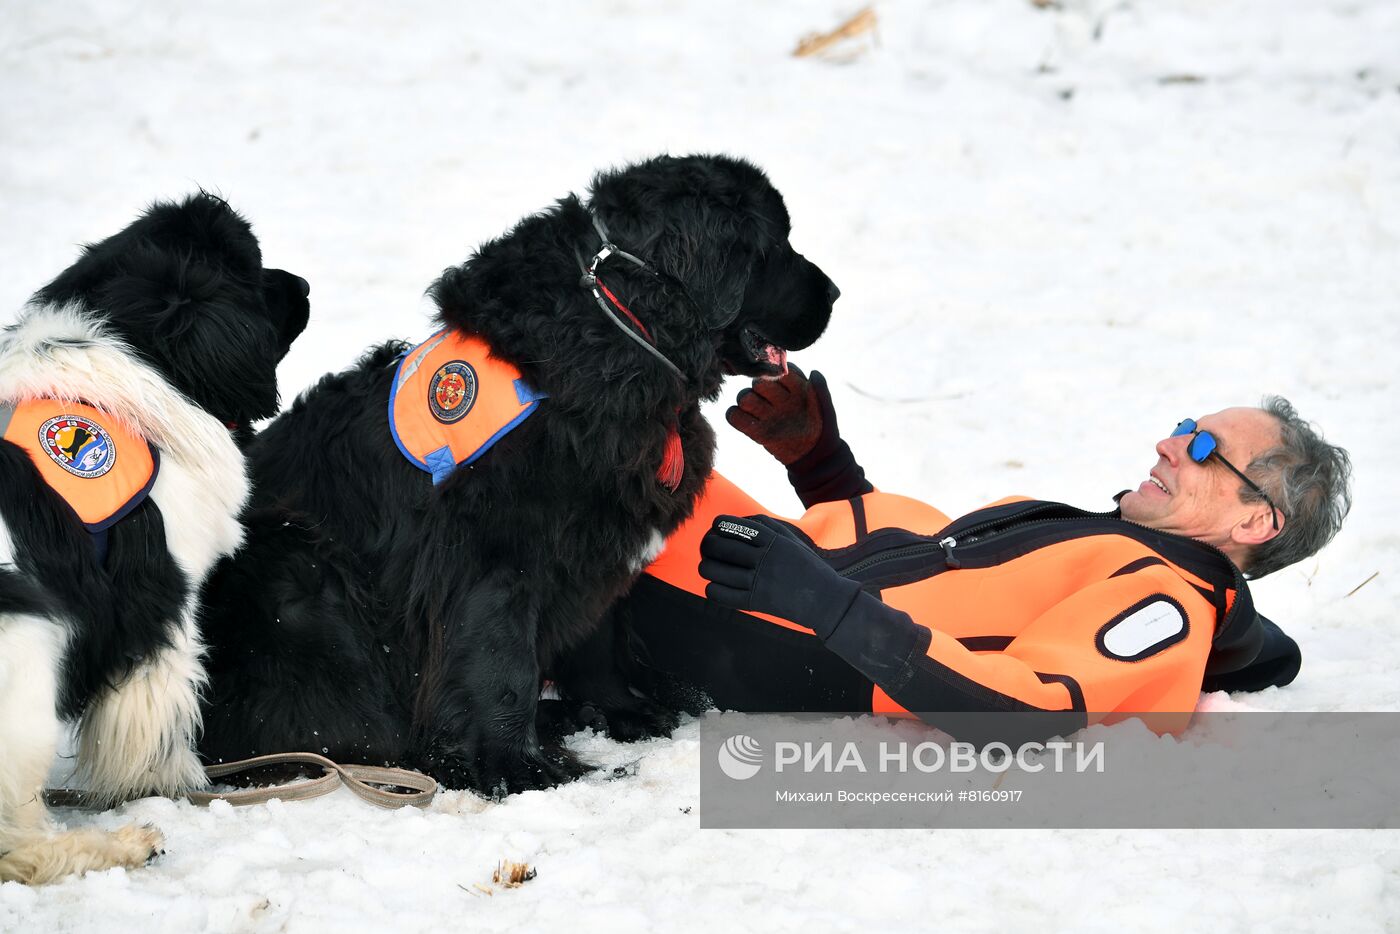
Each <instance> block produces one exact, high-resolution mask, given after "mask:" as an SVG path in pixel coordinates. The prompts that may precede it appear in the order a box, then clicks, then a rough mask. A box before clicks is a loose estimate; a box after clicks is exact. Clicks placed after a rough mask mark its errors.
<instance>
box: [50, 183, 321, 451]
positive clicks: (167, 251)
mask: <svg viewBox="0 0 1400 934" xmlns="http://www.w3.org/2000/svg"><path fill="white" fill-rule="evenodd" d="M309 292H310V287H309V286H308V285H307V284H306V281H305V280H304V279H301V278H299V277H297V276H294V275H292V274H291V273H289V272H284V271H282V270H280V269H264V268H263V265H262V254H261V252H260V251H259V249H258V241H257V238H256V237H254V236H253V232H252V230H251V228H250V227H249V226H248V222H247V221H245V220H244V219H243V218H242V217H241V216H239V215H238V214H237V213H236V212H235V211H234V210H233V209H232V208H230V207H229V206H228V204H226V203H225V202H224V201H223V200H222V199H220V198H217V197H215V196H213V195H210V194H207V193H205V192H200V193H198V194H195V195H191V196H190V197H188V198H186V199H185V200H184V201H183V202H180V203H178V204H176V203H173V202H157V203H155V204H154V205H152V206H151V208H150V209H149V210H148V211H147V212H146V213H145V214H143V215H142V216H141V217H140V218H138V219H137V220H136V221H135V222H133V223H132V224H131V225H130V226H128V227H127V228H126V229H125V230H122V231H121V232H120V233H117V234H115V235H113V236H111V237H108V238H107V239H106V240H103V241H101V242H100V243H94V244H91V245H89V246H88V247H86V248H85V249H84V250H83V255H82V256H81V257H80V258H79V259H78V261H77V262H76V263H74V264H73V265H72V266H70V267H68V269H66V270H64V272H63V273H62V274H61V275H60V276H59V277H58V278H57V279H55V280H54V281H53V282H51V283H49V284H48V285H47V286H45V287H44V288H42V289H40V290H39V292H38V294H37V295H36V296H35V299H36V300H37V301H40V302H45V303H50V304H67V303H77V304H79V305H81V306H82V307H83V308H84V309H85V310H86V312H87V313H89V314H93V315H95V316H97V317H99V318H100V319H101V320H102V322H103V324H104V326H105V327H106V328H107V329H108V331H109V332H111V333H112V334H114V335H115V336H117V337H120V338H121V339H122V340H123V341H125V342H126V343H127V344H128V345H129V346H130V347H131V348H132V350H134V351H135V352H136V353H138V354H140V355H141V357H142V358H143V359H144V360H146V361H147V362H148V363H150V364H151V365H153V366H154V367H155V368H156V369H158V370H159V371H160V372H161V374H162V375H163V376H164V377H165V378H166V379H167V380H169V381H170V383H171V384H172V385H173V386H175V387H176V388H177V389H179V390H180V391H181V392H183V393H184V394H185V395H186V396H188V397H189V398H190V399H191V400H193V401H194V402H195V404H197V405H198V406H200V407H201V408H203V409H204V410H205V411H207V412H209V413H210V414H211V415H213V416H214V417H215V418H218V419H219V420H220V421H222V422H224V423H225V424H226V425H228V426H229V427H230V428H231V429H243V430H245V431H246V430H247V426H248V424H249V423H250V422H251V421H253V420H254V419H258V418H266V417H268V416H271V415H274V414H276V412H277V375H276V373H277V363H278V362H279V361H280V360H281V359H282V358H283V357H284V356H286V354H287V350H288V349H289V348H290V347H291V344H292V341H293V340H295V339H296V337H297V335H298V334H300V333H301V331H302V329H303V328H305V327H306V321H307V315H308V312H309V304H308V301H307V295H308V294H309Z"/></svg>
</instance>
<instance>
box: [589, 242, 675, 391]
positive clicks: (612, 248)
mask: <svg viewBox="0 0 1400 934" xmlns="http://www.w3.org/2000/svg"><path fill="white" fill-rule="evenodd" d="M589 216H590V217H591V218H592V220H593V229H594V230H596V231H597V232H598V238H599V239H600V240H602V242H603V245H602V246H600V247H599V248H598V252H597V253H594V254H593V258H592V259H591V260H589V261H588V262H587V263H584V261H583V254H581V253H579V252H578V251H577V250H575V251H574V256H575V257H576V258H577V259H578V268H579V269H581V270H583V275H582V276H581V277H580V278H579V285H581V286H583V287H584V288H585V289H588V291H590V292H592V293H593V300H594V301H595V302H597V303H598V307H599V308H601V309H603V314H604V315H605V316H607V319H608V320H609V321H611V322H612V323H613V324H614V325H616V326H617V329H618V330H619V331H621V332H622V333H623V334H626V335H627V337H628V339H629V340H631V341H633V342H634V343H636V344H637V346H638V347H641V348H642V349H643V350H645V351H646V352H647V353H649V354H651V355H652V356H653V357H655V358H656V359H658V360H660V361H661V362H662V363H664V364H665V365H666V368H667V369H668V370H670V371H671V372H672V373H674V374H675V376H676V378H677V379H679V380H680V381H681V382H682V383H685V382H686V378H685V374H684V373H682V372H681V369H680V367H678V366H676V365H675V364H674V363H672V362H671V361H670V360H668V359H667V358H666V355H665V354H663V353H662V352H661V351H659V350H657V349H656V345H654V344H653V343H652V342H651V335H650V334H649V333H647V329H646V328H645V327H643V325H642V322H641V321H639V320H638V319H637V316H636V315H634V314H632V312H631V311H629V310H628V308H627V306H626V305H624V304H622V302H620V301H618V300H617V297H616V296H614V295H613V294H612V292H611V291H610V290H609V289H608V287H607V286H605V285H603V283H602V282H600V281H599V280H598V267H599V266H601V265H602V264H603V262H604V261H605V260H606V259H608V257H610V256H619V257H621V258H622V259H625V260H627V262H629V263H631V264H632V265H634V266H637V267H639V268H641V269H642V270H643V271H644V272H647V273H649V274H651V275H652V276H655V275H656V270H655V269H654V268H652V265H651V264H650V263H648V262H647V261H646V260H642V259H638V258H637V257H635V256H633V255H632V254H631V253H628V252H627V251H626V250H620V249H618V248H617V244H615V243H613V242H612V240H611V239H610V238H609V237H608V228H607V227H605V226H603V222H602V220H601V219H599V217H598V215H596V214H590V215H589ZM600 290H601V291H600ZM604 292H606V293H607V298H606V299H605V298H604V297H603V293H604ZM607 299H612V301H613V304H614V305H616V307H617V308H619V309H621V310H622V312H623V313H624V314H626V315H627V317H628V318H630V319H631V320H632V322H633V323H634V324H635V325H636V326H637V327H638V328H640V329H641V331H642V333H641V334H638V333H637V332H636V331H634V330H632V329H631V328H629V327H628V326H627V325H626V324H623V323H622V319H621V318H619V317H618V316H617V312H615V311H613V309H612V308H609V307H608V300H607Z"/></svg>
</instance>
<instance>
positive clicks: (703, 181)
mask: <svg viewBox="0 0 1400 934" xmlns="http://www.w3.org/2000/svg"><path fill="white" fill-rule="evenodd" d="M590 208H591V209H592V211H593V212H594V213H595V214H596V215H597V216H598V217H599V218H600V219H602V221H603V222H604V223H605V224H606V225H607V227H608V232H609V234H610V236H611V238H612V240H613V241H614V242H615V243H616V244H617V245H618V247H620V248H621V249H623V250H626V251H627V252H629V253H633V254H635V255H637V256H639V257H641V258H644V259H646V260H648V261H649V262H651V263H652V264H653V265H654V266H655V267H656V268H657V269H658V270H660V272H661V273H663V274H664V275H665V276H668V277H670V278H672V279H674V280H676V281H677V282H679V283H680V284H681V286H682V287H683V288H684V289H685V291H686V292H687V293H688V294H689V296H690V298H691V299H692V300H693V301H694V304H695V305H696V306H698V312H699V315H700V317H701V319H702V321H703V325H704V326H705V327H706V328H707V329H708V331H709V332H710V334H711V336H712V339H713V354H714V357H713V358H712V359H717V360H718V363H719V364H720V369H721V370H722V371H723V372H725V373H731V374H742V375H745V376H778V375H781V374H782V373H783V372H784V370H785V369H786V366H787V352H788V351H789V350H800V349H802V348H804V347H807V346H809V345H810V344H812V343H813V342H815V341H816V339H817V338H818V337H820V336H821V334H822V331H824V330H825V329H826V325H827V322H828V320H830V318H831V307H832V304H833V303H834V302H835V301H836V299H837V297H838V296H839V295H840V291H839V290H838V289H837V288H836V286H835V284H833V283H832V281H831V280H830V279H829V278H828V277H827V276H826V274H825V273H824V272H822V271H821V269H819V268H818V267H817V266H816V265H815V264H813V263H811V262H809V261H808V260H807V259H806V258H805V257H804V256H803V255H802V254H800V253H798V252H797V251H796V250H794V249H793V248H792V244H791V243H789V242H788V234H789V233H790V231H791V223H790V221H789V219H788V213H787V208H786V207H785V206H784V204H783V198H782V195H780V194H779V193H778V190H777V189H776V188H774V187H773V185H772V183H770V182H769V181H768V178H767V177H766V176H765V175H764V174H763V172H762V171H760V170H759V169H758V168H757V167H755V166H753V165H752V164H750V163H748V162H745V161H743V160H741V159H734V158H730V157H727V156H698V155H697V156H658V157H656V158H654V159H648V160H647V161H645V162H641V163H638V164H637V165H633V166H630V167H628V168H625V169H620V170H617V171H612V172H605V173H603V174H600V175H599V176H598V177H597V178H596V179H595V180H594V183H593V188H592V198H591V201H590ZM609 262H610V263H617V262H618V261H617V260H610V261H609ZM668 325H669V327H668ZM668 330H669V331H670V332H671V333H673V334H674V333H676V332H677V331H678V330H679V331H680V332H681V334H680V337H681V339H682V341H685V342H688V343H693V342H694V335H693V334H691V335H687V334H685V333H684V328H679V329H678V328H676V327H675V322H667V321H661V322H657V327H656V331H657V332H658V343H659V344H662V343H664V342H663V335H665V334H666V333H667V332H668ZM662 349H663V350H668V349H669V350H670V351H671V352H673V353H674V354H676V355H678V356H680V357H682V358H685V357H686V356H687V354H686V350H687V348H686V347H673V348H666V347H664V346H663V347H662ZM668 355H669V354H668ZM707 375H709V374H707ZM705 382H706V383H707V384H708V383H710V382H713V386H714V388H716V389H717V388H718V382H719V375H718V374H714V376H713V380H710V379H706V380H705ZM710 388H711V387H710V386H709V385H706V387H705V390H706V391H707V392H708V391H709V390H710Z"/></svg>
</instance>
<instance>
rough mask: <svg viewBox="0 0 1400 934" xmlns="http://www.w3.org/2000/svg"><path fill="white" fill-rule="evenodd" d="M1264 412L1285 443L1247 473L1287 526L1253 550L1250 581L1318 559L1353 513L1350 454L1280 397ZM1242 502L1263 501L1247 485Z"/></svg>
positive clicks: (1267, 398)
mask: <svg viewBox="0 0 1400 934" xmlns="http://www.w3.org/2000/svg"><path fill="white" fill-rule="evenodd" d="M1262 408H1263V409H1264V411H1266V412H1268V413H1269V414H1270V415H1272V416H1273V417H1274V418H1276V419H1278V423H1279V434H1280V435H1281V437H1282V443H1281V444H1280V445H1279V446H1278V447H1275V448H1270V449H1269V450H1267V451H1265V452H1264V453H1262V454H1260V455H1259V456H1258V457H1256V458H1254V460H1252V461H1250V462H1249V467H1248V468H1247V469H1246V473H1248V474H1249V475H1250V477H1251V478H1252V479H1253V480H1254V481H1255V482H1257V483H1258V484H1259V485H1260V486H1262V487H1263V488H1264V489H1266V490H1268V491H1269V496H1270V497H1271V498H1272V499H1273V501H1274V503H1275V504H1276V505H1277V506H1278V509H1279V511H1280V512H1281V513H1283V515H1284V517H1285V521H1284V523H1283V529H1282V530H1281V531H1280V532H1279V533H1278V535H1276V536H1274V537H1273V538H1271V539H1269V540H1268V541H1267V542H1264V543H1263V544H1262V545H1255V546H1254V548H1253V549H1251V551H1250V555H1249V560H1248V567H1246V568H1244V569H1243V570H1244V571H1245V572H1246V573H1247V574H1248V576H1249V578H1250V579H1251V580H1253V579H1255V578H1260V577H1263V576H1264V575H1265V574H1272V573H1273V572H1274V571H1277V570H1278V569H1279V568H1286V567H1288V566H1289V565H1290V564H1293V563H1295V562H1297V561H1302V560H1303V559H1304V558H1308V557H1311V556H1313V555H1315V554H1317V553H1318V552H1319V551H1321V550H1322V547H1323V546H1324V545H1326V544H1327V543H1328V542H1330V541H1331V540H1332V538H1333V536H1335V535H1336V534H1337V532H1338V530H1340V529H1341V527H1342V520H1343V519H1345V518H1346V515H1347V513H1348V512H1350V511H1351V458H1350V457H1349V456H1348V455H1347V452H1346V451H1345V450H1343V449H1342V448H1339V447H1337V446H1336V445H1334V444H1328V443H1327V442H1326V441H1324V440H1323V438H1322V434H1321V433H1320V432H1318V431H1317V430H1316V429H1314V428H1313V426H1312V425H1310V424H1309V423H1308V422H1305V421H1303V419H1301V418H1299V417H1298V413H1297V412H1296V411H1294V409H1293V406H1292V404H1290V403H1289V401H1288V400H1287V399H1285V398H1283V397H1282V396H1265V397H1264V401H1263V405H1262ZM1240 498H1241V499H1242V500H1244V501H1245V502H1247V503H1248V502H1256V503H1260V502H1263V501H1264V498H1263V497H1262V496H1260V495H1259V494H1258V493H1256V492H1255V491H1254V490H1251V489H1250V488H1249V487H1247V486H1245V487H1242V488H1241V489H1240Z"/></svg>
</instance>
